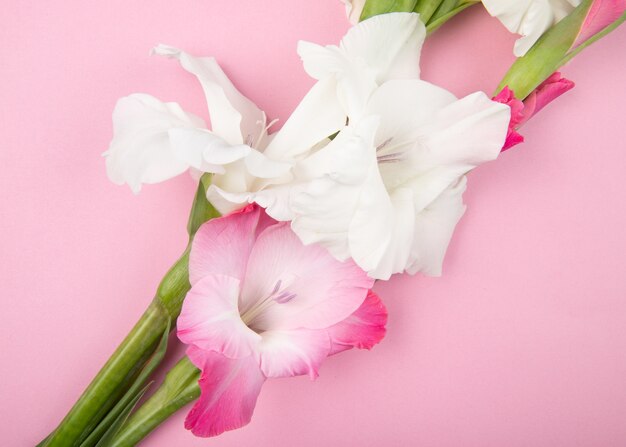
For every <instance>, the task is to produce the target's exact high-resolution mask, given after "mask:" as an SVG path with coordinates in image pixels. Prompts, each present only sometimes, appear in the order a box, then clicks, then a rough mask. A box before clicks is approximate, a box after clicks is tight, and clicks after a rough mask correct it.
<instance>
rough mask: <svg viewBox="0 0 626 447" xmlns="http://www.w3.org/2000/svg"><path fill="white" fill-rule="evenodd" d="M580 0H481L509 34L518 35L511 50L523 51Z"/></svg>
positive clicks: (517, 53)
mask: <svg viewBox="0 0 626 447" xmlns="http://www.w3.org/2000/svg"><path fill="white" fill-rule="evenodd" d="M581 1H582V0H483V4H484V5H485V8H486V9H487V11H488V12H489V14H490V15H491V16H493V17H496V18H497V19H498V20H500V22H502V24H503V25H504V26H505V27H506V28H507V29H508V30H509V31H511V32H512V33H516V34H521V36H522V37H520V38H519V39H518V40H517V41H516V42H515V46H514V49H513V53H514V54H515V56H517V57H521V56H523V55H525V54H526V52H527V51H528V50H530V48H531V47H532V46H533V45H534V44H535V42H537V40H538V39H539V38H540V37H541V35H542V34H543V33H544V32H546V30H547V29H548V28H550V27H551V26H552V25H554V24H555V23H557V22H558V21H560V20H561V19H562V18H563V17H565V16H566V15H568V14H569V13H570V12H572V11H573V10H574V8H575V7H576V6H578V5H579V4H580V2H581Z"/></svg>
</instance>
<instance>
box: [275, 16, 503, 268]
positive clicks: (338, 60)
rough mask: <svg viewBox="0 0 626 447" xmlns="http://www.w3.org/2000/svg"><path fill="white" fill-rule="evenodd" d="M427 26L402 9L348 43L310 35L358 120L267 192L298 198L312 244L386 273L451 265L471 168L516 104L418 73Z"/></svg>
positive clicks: (308, 48)
mask: <svg viewBox="0 0 626 447" xmlns="http://www.w3.org/2000/svg"><path fill="white" fill-rule="evenodd" d="M425 34H426V33H425V29H424V25H423V24H422V23H421V22H420V21H419V19H418V15H416V14H410V13H394V14H384V15H380V16H375V17H373V18H371V19H368V20H365V21H363V22H361V23H360V24H359V25H357V26H355V27H353V28H352V29H351V30H350V31H349V32H348V34H347V35H346V36H345V37H344V39H343V40H342V41H341V43H340V45H339V46H327V47H320V46H318V45H314V44H301V45H300V47H299V52H300V55H301V57H302V58H303V61H304V64H305V69H306V70H307V72H308V73H309V74H311V75H312V76H313V77H315V78H317V79H319V81H320V82H323V81H324V80H327V79H334V80H335V81H336V83H337V96H338V97H339V99H340V101H341V104H342V105H343V107H344V109H345V112H346V115H347V116H348V120H349V122H348V125H347V126H346V127H345V128H344V129H343V130H342V131H341V132H340V133H339V134H338V135H337V136H336V137H335V138H334V139H333V140H332V141H331V142H330V143H328V144H327V145H325V146H323V147H320V148H318V149H317V150H316V151H313V152H312V153H311V155H309V156H308V157H305V158H303V159H301V160H299V161H298V162H297V163H296V164H295V166H294V167H293V169H292V170H291V172H292V175H293V180H292V181H291V182H290V184H288V185H283V186H282V187H274V186H270V187H268V188H267V189H266V190H264V191H263V193H264V195H265V196H266V197H267V196H271V195H272V194H274V198H273V200H274V202H280V201H287V202H288V203H287V204H286V205H284V206H281V207H280V208H281V209H284V208H288V209H289V210H290V213H291V215H290V217H289V219H290V220H292V228H293V229H294V231H295V232H296V234H298V236H299V237H300V238H301V239H302V240H303V242H305V243H307V244H309V243H318V244H321V245H323V246H325V247H326V248H327V249H328V250H329V251H330V252H331V253H332V254H333V255H334V256H335V257H337V258H339V259H347V258H353V259H354V261H355V262H356V263H357V264H358V265H359V266H360V267H361V268H363V269H364V270H366V271H367V272H368V273H369V274H370V276H372V277H374V278H379V279H387V278H389V276H390V275H392V274H394V273H398V272H403V271H406V272H409V273H415V272H418V271H421V272H423V273H425V274H429V275H438V274H440V272H441V264H442V262H443V257H444V254H445V251H446V248H447V246H448V243H449V241H450V238H451V236H452V232H453V230H454V227H455V225H456V223H457V222H458V220H459V219H460V217H461V216H462V214H463V212H464V209H465V207H464V205H463V202H462V197H461V196H462V193H463V191H464V190H465V183H466V180H465V177H464V176H465V174H466V173H467V172H468V171H470V170H471V169H473V168H474V167H476V166H478V165H479V164H481V163H483V162H486V161H489V160H493V159H494V158H496V157H497V155H498V154H499V152H500V149H501V148H502V145H503V143H504V139H505V137H506V133H507V127H508V122H509V117H510V111H509V108H508V106H506V105H503V104H499V103H496V102H494V101H491V100H490V99H489V98H488V97H487V96H486V95H485V94H484V93H474V94H472V95H469V96H467V97H465V98H463V99H460V100H459V99H457V98H456V97H454V95H452V94H451V93H449V92H447V91H446V90H444V89H442V88H439V87H436V86H434V85H432V84H430V83H427V82H424V81H421V80H419V79H418V77H419V66H418V58H419V49H420V48H421V45H422V42H423V40H424V37H425ZM268 212H269V213H270V214H272V212H271V210H268ZM273 217H275V218H277V219H280V218H281V217H280V216H273Z"/></svg>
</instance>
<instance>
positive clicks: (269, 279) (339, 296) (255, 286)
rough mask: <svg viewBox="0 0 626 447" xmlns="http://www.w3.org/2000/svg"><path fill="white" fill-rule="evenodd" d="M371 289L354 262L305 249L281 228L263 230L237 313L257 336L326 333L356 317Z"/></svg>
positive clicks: (284, 226) (321, 250) (317, 249)
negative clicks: (293, 331)
mask: <svg viewBox="0 0 626 447" xmlns="http://www.w3.org/2000/svg"><path fill="white" fill-rule="evenodd" d="M372 285H373V280H372V279H370V278H368V277H367V275H366V274H365V272H363V271H362V270H361V269H360V268H358V267H357V266H356V265H355V264H354V263H353V262H352V261H346V262H340V261H337V260H336V259H335V258H333V257H332V256H331V255H330V254H329V253H328V252H327V251H326V250H324V248H322V247H320V246H316V245H309V246H305V245H303V244H302V242H300V240H299V239H298V237H297V236H296V235H295V233H294V232H293V231H292V230H291V229H290V228H289V225H288V224H287V223H280V224H276V225H273V226H271V227H269V228H267V229H266V230H265V231H263V233H261V234H260V235H259V238H258V239H257V241H256V244H255V245H254V248H253V249H252V253H251V254H250V260H249V262H248V269H247V271H246V279H245V281H244V284H243V290H242V293H241V298H240V305H239V308H240V312H241V315H242V318H243V319H244V321H246V322H247V324H248V326H250V327H252V328H254V329H255V330H257V331H267V330H274V329H276V330H282V329H296V328H308V329H322V328H327V327H329V326H331V325H333V324H335V323H337V322H339V321H341V320H343V319H344V318H346V317H347V316H348V315H350V314H351V313H352V312H354V311H355V310H356V309H357V308H358V307H359V305H360V304H361V302H362V301H363V297H364V296H365V294H366V293H367V290H368V289H370V288H371V286H372Z"/></svg>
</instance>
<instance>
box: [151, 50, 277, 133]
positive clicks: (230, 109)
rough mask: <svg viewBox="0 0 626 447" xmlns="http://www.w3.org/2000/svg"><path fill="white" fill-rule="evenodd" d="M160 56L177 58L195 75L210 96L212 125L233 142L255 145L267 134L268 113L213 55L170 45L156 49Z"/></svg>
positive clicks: (206, 94) (208, 101)
mask: <svg viewBox="0 0 626 447" xmlns="http://www.w3.org/2000/svg"><path fill="white" fill-rule="evenodd" d="M153 51H154V53H155V54H158V55H160V56H165V57H170V58H175V59H178V60H179V62H180V64H181V65H182V67H183V68H184V69H185V70H187V71H188V72H190V73H192V74H194V75H195V76H196V77H197V78H198V81H200V84H202V89H203V90H204V94H205V96H206V99H207V104H208V107H209V114H210V115H211V128H212V129H213V132H215V133H216V134H217V135H219V136H220V137H222V138H223V139H224V140H226V141H227V142H228V144H231V145H237V144H244V143H246V144H248V145H252V142H253V141H257V140H258V139H260V138H262V137H263V135H264V134H265V132H266V131H265V121H266V119H265V113H264V112H263V111H261V110H260V109H259V108H258V107H257V106H256V105H255V104H254V103H253V102H252V101H250V100H249V99H248V98H246V97H245V96H243V95H242V94H241V93H240V92H239V90H237V89H236V88H235V86H234V85H233V84H232V82H230V80H229V79H228V77H227V76H226V75H225V74H224V72H223V71H222V69H221V68H220V66H219V65H218V63H217V62H216V61H215V59H213V58H212V57H194V56H191V55H190V54H188V53H185V52H184V51H181V50H179V49H177V48H174V47H170V46H167V45H159V46H157V47H155V48H154V50H153Z"/></svg>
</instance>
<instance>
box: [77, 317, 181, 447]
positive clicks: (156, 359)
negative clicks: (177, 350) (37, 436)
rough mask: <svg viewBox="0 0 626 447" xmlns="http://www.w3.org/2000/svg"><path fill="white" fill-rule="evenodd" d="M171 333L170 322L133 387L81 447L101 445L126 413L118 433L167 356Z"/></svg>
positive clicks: (111, 436)
mask: <svg viewBox="0 0 626 447" xmlns="http://www.w3.org/2000/svg"><path fill="white" fill-rule="evenodd" d="M169 333H170V323H169V322H168V323H167V327H166V329H165V331H164V332H163V335H162V336H161V340H160V341H159V345H158V346H157V348H156V350H155V351H154V354H153V355H152V357H151V358H150V360H149V361H148V363H146V365H145V366H144V367H143V369H142V370H141V372H140V373H139V375H138V376H137V378H136V379H135V381H134V382H133V384H132V385H131V387H130V388H129V389H128V391H127V392H126V393H125V394H124V396H122V398H121V399H120V400H119V401H118V403H117V404H116V405H115V406H114V407H113V408H112V409H111V411H109V413H107V415H106V416H105V417H104V419H103V420H102V421H100V423H99V424H98V425H97V427H96V428H95V429H94V430H93V431H92V432H91V433H90V434H89V436H88V437H87V439H85V440H84V441H83V442H82V443H81V444H80V447H93V446H100V444H99V443H98V440H99V439H101V438H102V437H103V436H105V434H106V433H109V432H110V430H111V427H113V426H114V425H115V424H117V423H118V421H119V420H120V417H121V416H122V415H124V414H126V416H125V417H124V419H123V420H122V421H121V423H120V425H119V426H118V427H117V430H116V431H115V433H117V431H118V430H119V428H120V427H121V424H123V423H124V422H125V421H126V418H127V417H128V414H130V411H131V410H132V409H133V408H134V406H135V404H136V403H137V400H138V399H137V396H138V395H139V394H141V395H143V393H145V391H146V389H147V387H144V388H142V386H143V385H144V383H145V382H146V380H147V379H148V377H149V376H150V375H151V374H152V372H153V371H154V370H155V369H156V368H157V366H159V364H160V363H161V361H162V360H163V358H164V357H165V351H166V350H167V339H168V336H169ZM139 397H141V396H139ZM131 403H132V406H131ZM129 407H130V410H129ZM127 410H128V413H125V412H126V411H127ZM115 433H113V435H110V438H111V439H112V438H113V436H114V435H115Z"/></svg>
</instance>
